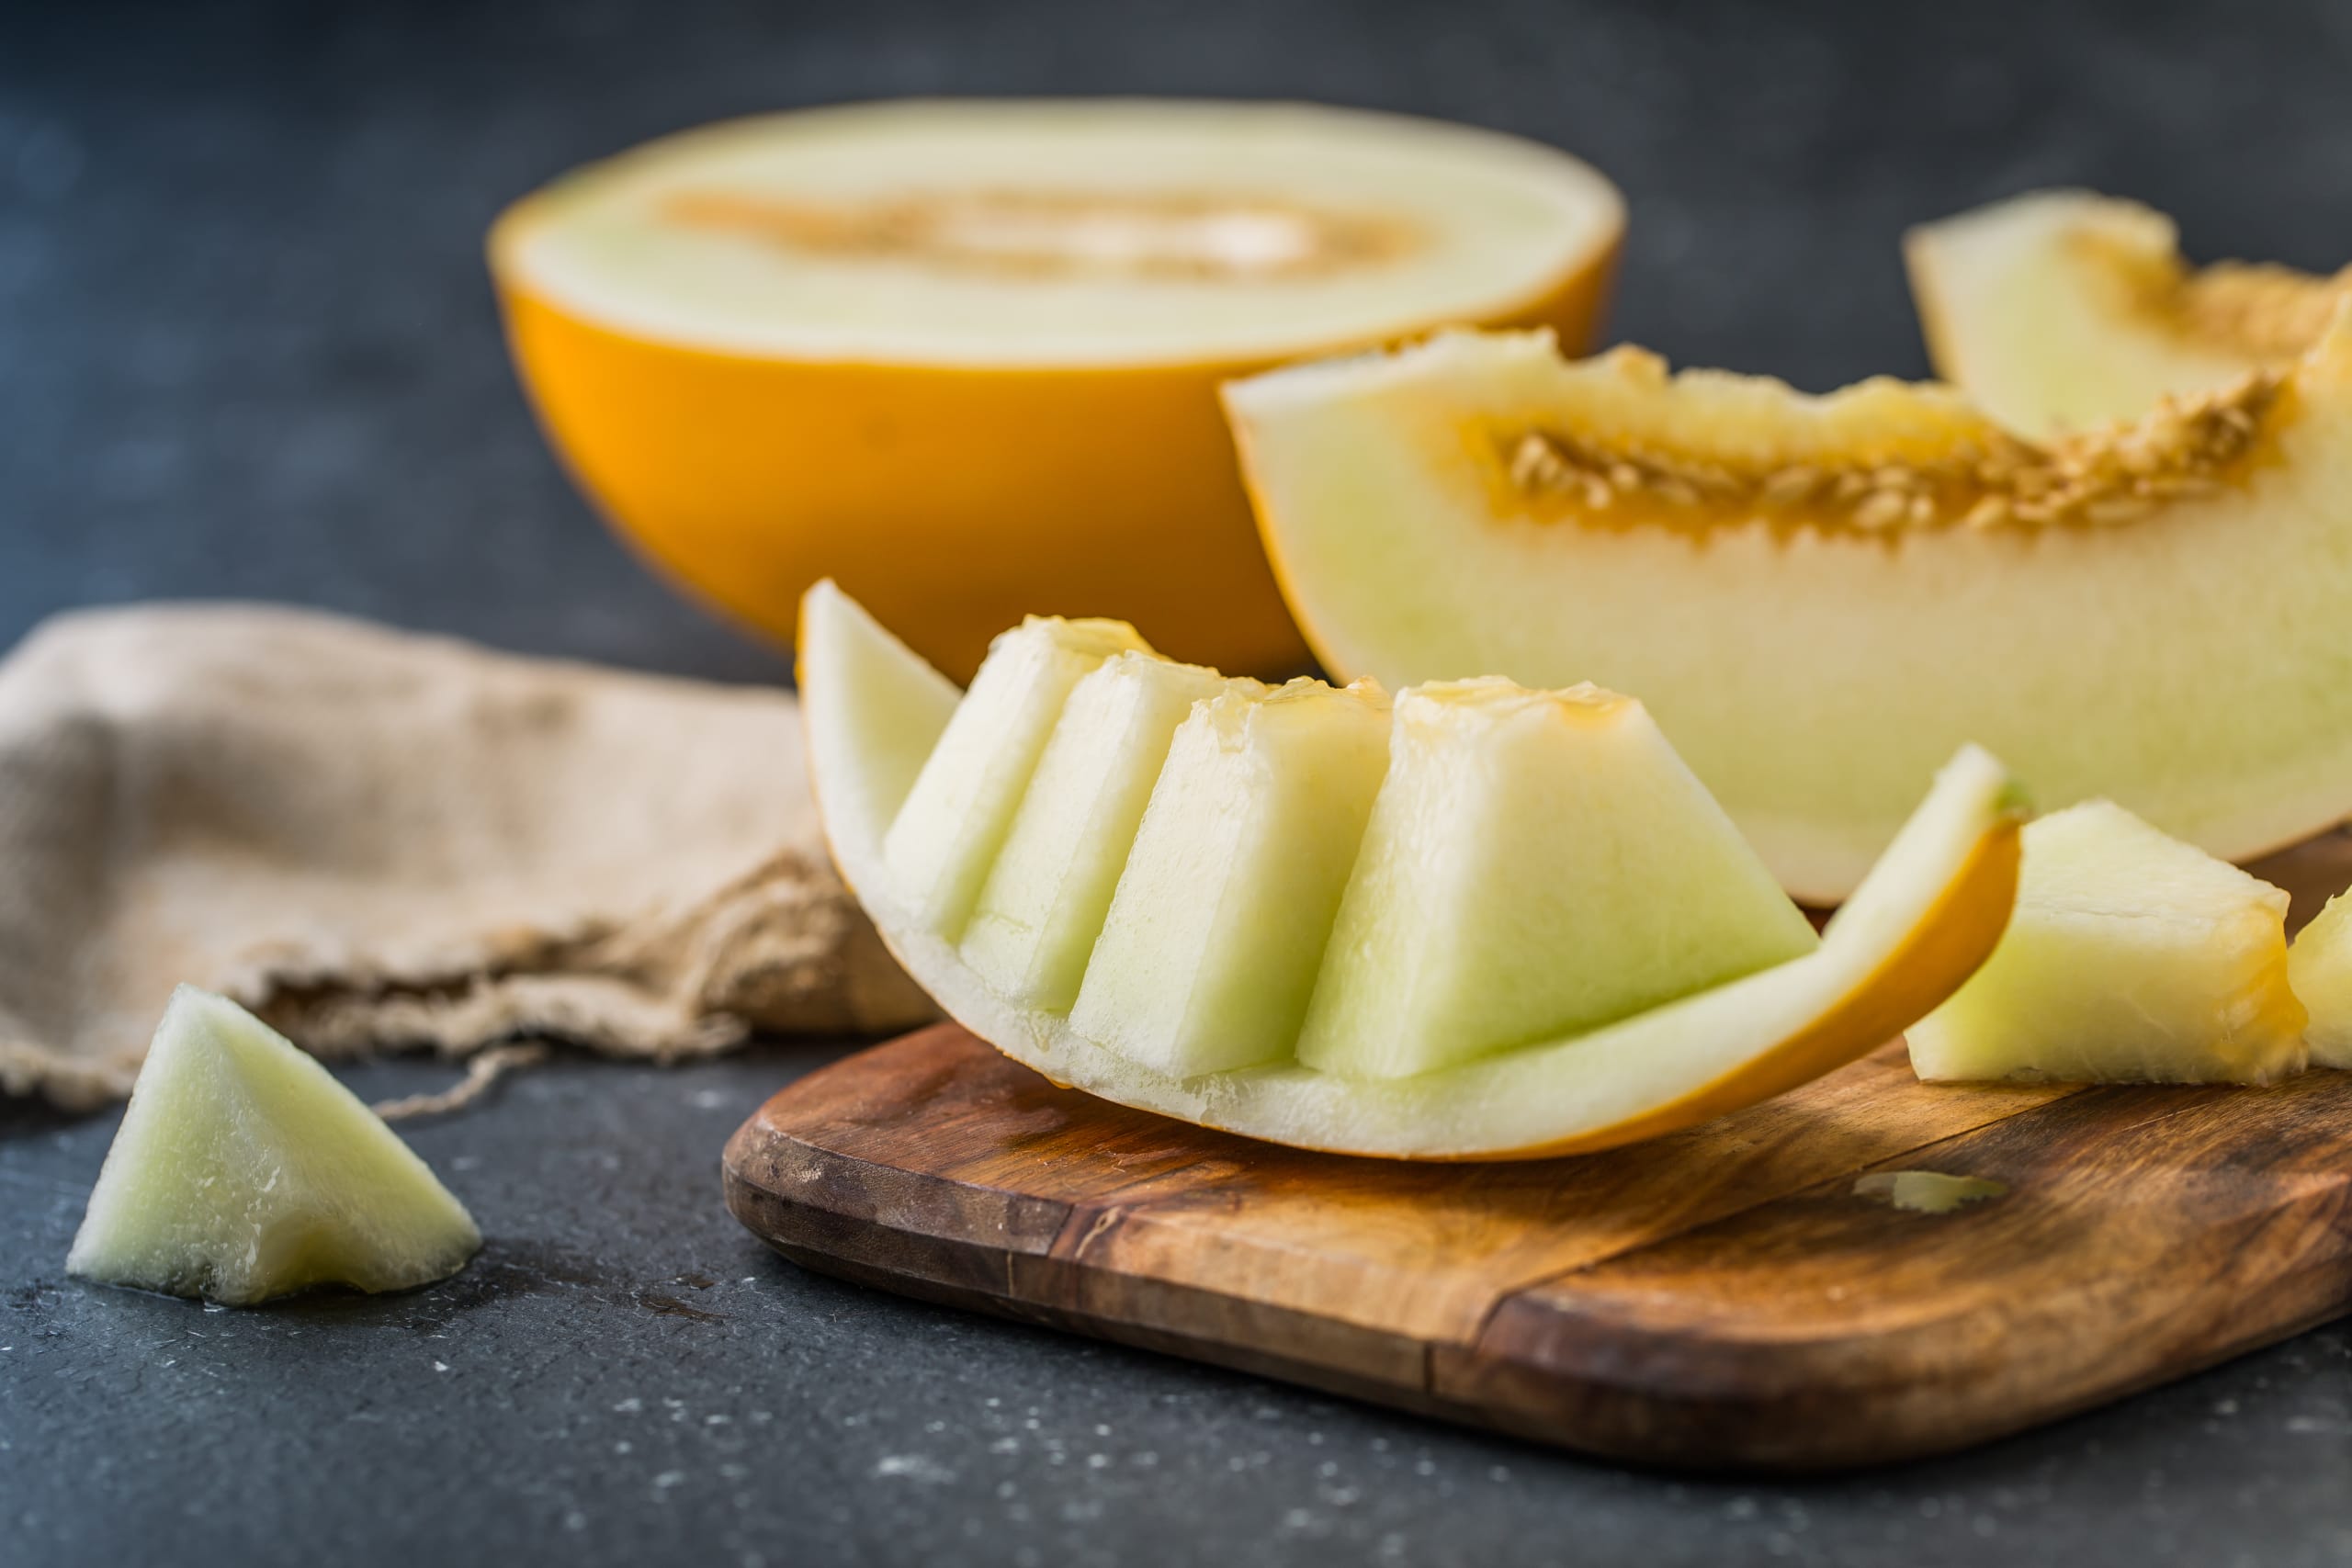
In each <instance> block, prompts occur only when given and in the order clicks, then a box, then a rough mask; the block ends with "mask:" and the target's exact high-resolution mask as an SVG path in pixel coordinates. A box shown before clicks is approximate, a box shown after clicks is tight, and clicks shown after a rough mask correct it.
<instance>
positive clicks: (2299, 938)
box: [2287, 893, 2352, 1067]
mask: <svg viewBox="0 0 2352 1568" xmlns="http://www.w3.org/2000/svg"><path fill="white" fill-rule="evenodd" d="M2287 979H2288V983H2289V984H2290V985H2291V986H2293V987H2294V989H2295V997H2296V999H2297V1000H2299V1001H2301V1003H2302V1004H2303V1006H2304V1008H2305V1009H2307V1010H2309V1011H2310V1013H2311V1023H2310V1025H2309V1026H2308V1027H2307V1028H2306V1029H2305V1030H2304V1031H2303V1039H2304V1042H2305V1043H2307V1044H2308V1045H2309V1046H2310V1047H2311V1054H2312V1066H2315V1067H2352V894H2341V893H2339V894H2337V895H2336V896H2335V897H2333V898H2330V899H2329V900H2328V901H2327V908H2324V909H2322V910H2321V911H2320V912H2319V914H2318V916H2317V917H2316V918H2315V919H2313V920H2312V923H2311V924H2310V925H2307V926H2305V927H2304V928H2303V929H2302V930H2301V931H2300V932H2298V933H2297V934H2296V937H2295V942H2294V945H2293V946H2291V947H2290V948H2289V949H2288V950H2287Z"/></svg>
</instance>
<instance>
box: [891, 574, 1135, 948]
mask: <svg viewBox="0 0 2352 1568" xmlns="http://www.w3.org/2000/svg"><path fill="white" fill-rule="evenodd" d="M1144 646H1145V645H1144V641H1143V639H1142V638H1141V637H1137V636H1136V634H1135V628H1134V627H1132V626H1128V625H1126V624H1125V622H1123V621H1065V620H1061V619H1058V618H1054V617H1045V616H1035V615H1033V616H1031V617H1030V618H1029V619H1028V620H1027V621H1025V622H1023V624H1022V625H1020V626H1016V627H1014V628H1013V629H1012V630H1011V631H1009V632H1007V633H1005V634H1004V635H1003V636H1002V637H999V638H998V639H997V640H996V642H995V644H994V645H993V646H991V647H990V649H989V656H988V659H987V660H986V661H984V662H983V663H982V664H981V666H980V671H979V673H978V675H976V676H974V677H973V678H972V690H971V693H970V694H969V695H968V697H967V699H966V700H965V702H964V703H963V704H962V705H960V706H959V707H958V708H957V709H956V714H955V716H954V718H953V719H951V720H950V721H949V723H948V726H947V730H946V733H945V734H944V735H943V736H941V737H940V741H939V746H938V749H937V750H935V751H933V754H932V756H931V757H930V759H929V760H928V761H926V762H925V764H924V766H923V770H922V773H920V774H919V775H917V777H916V779H915V782H914V788H913V790H912V791H911V792H910V794H909V795H908V796H907V802H906V806H905V807H904V809H902V810H901V811H899V814H898V816H897V818H895V819H894V820H893V821H892V822H891V824H890V834H889V837H888V839H886V840H884V841H883V853H884V854H885V855H886V856H887V857H888V860H889V863H890V881H891V886H894V887H896V888H898V889H899V892H900V896H901V897H905V898H907V899H908V900H909V901H910V902H911V903H913V904H914V905H915V906H916V907H917V908H920V909H921V910H922V919H924V920H925V921H927V922H928V923H929V924H930V926H931V928H932V929H933V931H938V932H940V933H941V934H942V935H944V936H947V937H951V938H952V937H955V936H956V935H958V934H960V933H961V932H962V931H963V929H964V924H965V921H966V920H967V919H969V918H970V917H971V913H972V906H973V904H974V903H975V902H976V901H977V900H978V897H979V896H980V888H981V885H982V883H983V881H984V880H985V879H986V878H987V876H988V873H989V865H990V864H991V863H993V862H994V861H995V859H996V854H997V850H998V848H999V847H1000V846H1001V844H1002V843H1003V842H1004V838H1005V834H1006V833H1007V832H1008V831H1009V830H1010V829H1011V828H1012V816H1013V812H1014V811H1015V810H1016V809H1017V808H1018V807H1020V805H1021V800H1022V796H1023V794H1024V793H1025V792H1026V791H1027V789H1028V787H1029V775H1030V774H1031V773H1033V772H1035V769H1036V766H1037V761H1038V759H1039V757H1040V756H1041V755H1042V754H1043V753H1044V751H1045V750H1046V741H1047V739H1050V738H1051V736H1052V734H1053V730H1054V721H1055V720H1056V719H1057V718H1059V717H1060V716H1061V711H1062V704H1063V703H1064V702H1065V701H1066V700H1067V699H1068V698H1069V694H1070V689H1071V688H1072V687H1073V686H1076V685H1077V684H1078V682H1080V680H1081V679H1082V678H1083V677H1084V676H1085V675H1086V674H1087V672H1088V671H1091V670H1092V669H1093V668H1094V667H1095V666H1096V665H1098V664H1100V663H1102V662H1103V660H1105V659H1107V658H1109V657H1110V656H1111V655H1112V654H1114V653H1119V652H1123V651H1125V650H1128V649H1139V648H1142V647H1144Z"/></svg>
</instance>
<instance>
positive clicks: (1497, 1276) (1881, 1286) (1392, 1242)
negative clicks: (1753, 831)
mask: <svg viewBox="0 0 2352 1568" xmlns="http://www.w3.org/2000/svg"><path fill="white" fill-rule="evenodd" d="M1913 1168H1918V1169H1932V1170H1937V1171H1942V1172H1946V1173H1949V1174H1954V1175H1967V1176H1976V1177H1983V1178H1986V1179H1991V1180H1994V1181H1997V1182H2000V1183H2002V1184H2004V1185H2005V1186H2006V1188H2007V1191H2006V1192H2005V1193H2004V1194H2003V1195H2001V1196H1999V1197H1997V1198H1993V1199H1989V1200H1985V1201H1980V1202H1976V1203H1973V1204H1970V1205H1968V1206H1966V1207H1963V1208H1961V1209H1958V1210H1955V1211H1953V1212H1951V1213H1944V1214H1927V1213H1917V1212H1913V1211H1906V1210H1902V1209H1897V1208H1894V1207H1893V1206H1891V1205H1890V1204H1888V1203H1887V1202H1886V1201H1883V1199H1879V1198H1873V1197H1869V1196H1863V1195H1858V1194H1857V1193H1856V1191H1855V1183H1856V1180H1857V1179H1858V1178H1860V1176H1862V1175H1864V1174H1866V1173H1870V1172H1873V1171H1889V1170H1896V1169H1913ZM2348 1184H2352V1075H2346V1074H2312V1075H2309V1076H2306V1077H2301V1078H2299V1079H2296V1080H2293V1081H2292V1082H2290V1083H2288V1084H2286V1085H2283V1086H2279V1087H2278V1088H2274V1089H2254V1090H2249V1089H2069V1088H2064V1087H2040V1088H2023V1087H2018V1088H1997V1087H1955V1086H1930V1085H1926V1084H1921V1083H1919V1082H1917V1080H1916V1079H1915V1078H1914V1077H1912V1076H1911V1072H1910V1068H1909V1066H1908V1064H1907V1062H1906V1061H1905V1058H1904V1056H1903V1055H1902V1051H1901V1047H1900V1046H1899V1045H1897V1046H1890V1047H1887V1048H1886V1049H1884V1050H1882V1051H1881V1052H1879V1053H1877V1054H1876V1055H1872V1056H1871V1057H1869V1058H1867V1059H1865V1060H1863V1061H1861V1062H1858V1063H1856V1064H1854V1065H1853V1066H1850V1067H1849V1068H1846V1069H1844V1070H1843V1071H1841V1072H1838V1073H1835V1074H1832V1075H1831V1076H1830V1077H1826V1078H1824V1079H1822V1080H1820V1081H1819V1082H1817V1083H1815V1084H1811V1085H1808V1086H1806V1087H1805V1088H1804V1089H1798V1090H1796V1091H1794V1092H1793V1093H1791V1094H1788V1095H1785V1096H1783V1097H1781V1099H1779V1100H1773V1101H1770V1102H1769V1103H1767V1104H1764V1105H1760V1106H1757V1107H1754V1108H1752V1109H1750V1110H1747V1111H1741V1112H1739V1113H1737V1114H1735V1115H1732V1116H1727V1117H1724V1118H1721V1119H1719V1120H1717V1121H1715V1122H1709V1123H1707V1124H1705V1125H1703V1126H1700V1127H1696V1128H1692V1129H1691V1130H1689V1131H1688V1132H1684V1133H1681V1134H1675V1135H1674V1136H1671V1137H1668V1138H1662V1139H1658V1140H1657V1141H1655V1142H1653V1143H1649V1144H1644V1145H1635V1146H1634V1147H1632V1148H1626V1149H1619V1150H1612V1151H1610V1152H1607V1153H1604V1154H1598V1155H1590V1156H1581V1157H1573V1158H1566V1159H1559V1160H1551V1161H1541V1162H1531V1163H1515V1164H1504V1165H1488V1166H1476V1165H1467V1166H1432V1165H1407V1164H1397V1163H1393V1162H1387V1161H1378V1160H1365V1159H1355V1158H1350V1157H1347V1156H1335V1155H1318V1154H1312V1153H1308V1152H1306V1151H1302V1150H1296V1149H1285V1148H1278V1147H1274V1146H1272V1145H1262V1144H1255V1143H1251V1142H1250V1141H1248V1140H1245V1139H1241V1138H1237V1137H1234V1136H1231V1135H1230V1134H1223V1133H1216V1132H1212V1131H1209V1130H1206V1129H1204V1128H1198V1127H1192V1126H1187V1125H1185V1124H1183V1123H1181V1122H1170V1121H1166V1120H1164V1119H1162V1118H1159V1117H1156V1116H1151V1115H1148V1114H1146V1113H1144V1112H1141V1111H1129V1110H1126V1109H1125V1108H1123V1107H1120V1106H1116V1105H1113V1104H1110V1103H1108V1102H1107V1101H1103V1100H1095V1099H1093V1098H1091V1097H1090V1096H1087V1095H1084V1094H1080V1093H1078V1092H1076V1091H1074V1090H1067V1089H1056V1088H1054V1087H1053V1086H1052V1085H1051V1084H1049V1083H1047V1082H1046V1080H1045V1079H1043V1078H1041V1077H1038V1076H1037V1075H1036V1074H1035V1073H1033V1072H1031V1071H1030V1070H1029V1069H1027V1068H1026V1067H1023V1066H1019V1065H1017V1064H1015V1063H1013V1062H1011V1061H1009V1060H1007V1059H1006V1058H1004V1057H1003V1056H1001V1055H998V1054H997V1053H996V1052H995V1051H993V1050H990V1049H989V1047H988V1046H987V1045H985V1044H983V1043H980V1042H979V1041H978V1040H975V1039H974V1038H972V1037H971V1036H970V1035H968V1034H967V1033H965V1032H963V1031H962V1030H960V1029H957V1028H956V1027H954V1026H952V1025H943V1026H941V1027H938V1028H935V1029H931V1030H927V1031H924V1032H922V1033H919V1034H913V1035H909V1036H907V1037H906V1038H904V1039H901V1040H898V1041H894V1042H891V1043H888V1044H886V1045H880V1046H876V1047H875V1048H874V1049H872V1050H869V1051H866V1052H864V1053H862V1054H860V1055H855V1056H853V1057H850V1058H848V1059H846V1060H844V1061H842V1062H840V1063H837V1064H835V1065H833V1066H830V1067H827V1068H825V1069H823V1070H821V1071H820V1072H817V1073H814V1074H811V1075H810V1076H809V1077H806V1078H803V1079H801V1080H800V1081H799V1082H797V1083H796V1084H794V1085H793V1086H791V1087H790V1088H789V1089H786V1090H785V1091H784V1092H783V1093H781V1094H779V1095H777V1096H776V1097H775V1099H774V1100H770V1101H769V1102H768V1103H767V1104H766V1105H765V1106H763V1107H762V1108H761V1110H760V1111H758V1112H756V1113H755V1114H754V1115H753V1116H752V1118H751V1120H750V1121H748V1122H745V1123H744V1124H743V1126H742V1127H741V1129H740V1130H739V1131H738V1132H737V1133H736V1134H735V1136H734V1138H733V1139H732V1140H731V1141H730V1142H729V1145H728V1147H727V1156H726V1185H727V1201H728V1203H729V1207H730V1208H731V1209H732V1210H733V1211H734V1213H736V1215H737V1217H738V1218H740V1219H741V1221H742V1222H743V1223H744V1224H746V1225H747V1226H749V1227H750V1228H751V1229H752V1231H753V1232H754V1233H755V1234H757V1235H760V1236H762V1237H763V1238H764V1239H765V1240H767V1241H768V1242H770V1243H771V1244H772V1245H774V1246H775V1247H777V1248H778V1249H779V1250H781V1251H783V1252H784V1253H786V1255H787V1256H789V1257H792V1258H795V1259H797V1260H798V1261H800V1262H802V1263H805V1264H807V1265H809V1267H812V1268H816V1269H822V1270H825V1271H828V1272H832V1273H836V1274H842V1275H844V1276H847V1277H849V1278H853V1279H856V1280H862V1281H865V1282H867V1283H872V1284H877V1285H881V1286H884V1287H887V1288H888V1289H892V1290H897V1291H900V1292H907V1293H910V1294H914V1295H919V1296H923V1297H926V1298H928V1299H932V1300H937V1301H944V1302H949V1303H956V1304H959V1305H964V1306H968V1307H977V1308H980V1309H983V1310H987V1311H992V1312H997V1313H1002V1314H1010V1315H1013V1316H1017V1317H1022V1318H1025V1319H1028V1320H1030V1321H1033V1322H1039V1323H1045V1324H1049V1325H1056V1326H1059V1327H1064V1328H1069V1329H1073V1330H1078V1331H1080V1332H1085V1333H1091V1334H1095V1335H1099V1336H1102V1337H1106V1338H1111V1339H1116V1340H1121V1341H1124V1342H1126V1343H1130V1344H1136V1345H1143V1346H1148V1347H1150V1348H1158V1349H1164V1350H1170V1351H1174V1352H1177V1353H1180V1354H1183V1355H1189V1356H1193V1357H1196V1358H1199V1359H1205V1360H1211V1361H1216V1362H1218V1363H1220V1364H1223V1365H1227V1366H1236V1367H1240V1368H1244V1369H1247V1370H1250V1371H1260V1372H1263V1373H1267V1374H1270V1375H1273V1376H1278V1377H1283V1378H1288V1379H1292V1380H1294V1381H1297V1382H1306V1383H1310V1384H1313V1385H1315V1386H1317V1387H1322V1388H1328V1389H1333V1390H1337V1391H1339V1392H1341V1393H1351V1394H1354V1395H1358V1396H1361V1397H1365V1398H1370V1399H1376V1400H1380V1401H1383V1402H1385V1403H1389V1404H1399V1405H1403V1406H1405V1407H1408V1408H1410V1409H1415V1410H1420V1411H1426V1412H1430V1413H1434V1414H1439V1415H1444V1416H1452V1417H1454V1418H1457V1419H1462V1420H1467V1421H1473V1422H1478V1423H1482V1424H1485V1425H1489V1426H1493V1427H1499V1428H1502V1429H1505V1430H1509V1431H1512V1432H1517V1433H1520V1434H1521V1435H1524V1436H1528V1437H1532V1438H1541V1439H1544V1440H1547V1441H1552V1442H1557V1443H1561V1444H1565V1445H1566V1446H1569V1447H1572V1448H1577V1449H1581V1450H1587V1451H1590V1452H1595V1453H1601V1454H1607V1455H1611V1456H1613V1457H1617V1458H1623V1459H1633V1460H1639V1461H1647V1462H1655V1463H1665V1464H1685V1465H1702V1466H1732V1467H1743V1466H1744V1467H1760V1468H1770V1469H1784V1470H1804V1469H1821V1468H1828V1467H1842V1466H1850V1465H1859V1464H1867V1463H1873V1462H1882V1461H1893V1460H1897V1459H1902V1458H1906V1457H1912V1456H1917V1455H1920V1454H1926V1453H1930V1452H1935V1451H1939V1450H1947V1449H1951V1448H1957V1447H1961V1446H1962V1445H1965V1444H1968V1443H1972V1442H1975V1441H1979V1440H1982V1439H1984V1438H1989V1437H1993V1436H1996V1435H1998V1434H2001V1433H2004V1432H2008V1431H2014V1430H2017V1429H2019V1428H2021V1427H2027V1426H2030V1425H2031V1424H2033V1423H2035V1422H2038V1421H2042V1420H2047V1419H2050V1418H2052V1417H2053V1416H2059V1415H2063V1414H2065V1413H2067V1412H2069V1411H2073V1410H2076V1409H2080V1408H2083V1407H2085V1406H2087V1405H2090V1404H2098V1403H2099V1402H2101V1401H2103V1400H2107V1399H2111V1398H2114V1397H2116V1396H2118V1395H2120V1394H2122V1393H2128V1392H2130V1391H2131V1390H2133V1389H2137V1388H2141V1387H2144V1386H2146V1385H2148V1384H2151V1383H2154V1382H2161V1381H2164V1380H2166V1379H2169V1378H2173V1377H2177V1376H2179V1375H2181V1374H2183V1373H2185V1372H2187V1371H2192V1370H2194V1369H2196V1368H2199V1367H2201V1366H2205V1365H2209V1364H2211V1362H2213V1361H2216V1360H2220V1359H2223V1358H2226V1357H2228V1356H2231V1355H2234V1354H2237V1353H2239V1352H2240V1351H2243V1350H2245V1349H2248V1348H2253V1347H2254V1346H2256V1345H2259V1344H2264V1343H2267V1342H2268V1341H2270V1340H2273V1339H2277V1338H2280V1337H2284V1336H2286V1335H2288V1334H2290V1333H2293V1332H2295V1331H2297V1330H2298V1329H2300V1328H2302V1327H2304V1326H2306V1325H2310V1324H2312V1323H2315V1322H2319V1321H2322V1320H2324V1319H2325V1318H2327V1317H2330V1316H2333V1315H2335V1314H2339V1313H2342V1312H2345V1311H2346V1310H2352V1217H2347V1216H2348V1215H2352V1210H2348V1209H2347V1198H2346V1189H2347V1185H2348Z"/></svg>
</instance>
